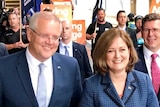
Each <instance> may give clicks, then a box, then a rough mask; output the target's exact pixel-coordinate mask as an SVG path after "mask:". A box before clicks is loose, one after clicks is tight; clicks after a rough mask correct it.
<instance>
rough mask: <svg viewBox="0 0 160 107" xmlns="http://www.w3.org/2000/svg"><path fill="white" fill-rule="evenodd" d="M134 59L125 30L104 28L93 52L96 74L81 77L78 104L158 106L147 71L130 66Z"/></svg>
mask: <svg viewBox="0 0 160 107" xmlns="http://www.w3.org/2000/svg"><path fill="white" fill-rule="evenodd" d="M137 60H138V57H137V53H136V51H135V49H134V46H133V43H132V41H131V39H130V37H129V36H128V34H127V33H125V32H124V31H122V30H119V29H117V28H111V29H110V30H108V31H106V32H104V33H103V34H102V36H101V37H100V38H99V40H98V42H97V45H96V47H95V50H94V52H93V63H94V68H95V70H96V71H97V74H95V75H93V76H91V77H89V78H87V79H86V80H85V82H84V87H83V88H84V89H83V94H82V98H81V101H80V105H79V107H159V105H158V100H157V97H156V95H155V92H154V90H153V86H152V83H151V80H150V78H149V77H148V75H147V74H145V73H141V72H139V71H136V70H133V67H134V65H135V63H136V62H137Z"/></svg>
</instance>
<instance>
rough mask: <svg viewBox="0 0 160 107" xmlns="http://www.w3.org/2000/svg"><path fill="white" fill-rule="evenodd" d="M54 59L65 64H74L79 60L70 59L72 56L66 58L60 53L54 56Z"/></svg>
mask: <svg viewBox="0 0 160 107" xmlns="http://www.w3.org/2000/svg"><path fill="white" fill-rule="evenodd" d="M53 58H54V60H59V61H62V62H63V61H65V63H67V62H68V63H74V62H77V60H76V59H75V58H74V57H70V56H66V55H62V54H60V53H58V52H56V53H55V54H54V55H53Z"/></svg>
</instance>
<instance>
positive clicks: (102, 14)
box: [97, 10, 106, 22]
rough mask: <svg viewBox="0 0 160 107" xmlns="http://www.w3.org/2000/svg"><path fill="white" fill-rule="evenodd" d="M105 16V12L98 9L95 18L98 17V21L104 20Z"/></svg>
mask: <svg viewBox="0 0 160 107" xmlns="http://www.w3.org/2000/svg"><path fill="white" fill-rule="evenodd" d="M105 16H106V14H105V12H104V11H103V10H100V11H98V13H97V19H98V21H99V22H103V21H105Z"/></svg>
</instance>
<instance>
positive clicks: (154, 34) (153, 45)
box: [142, 20, 160, 52]
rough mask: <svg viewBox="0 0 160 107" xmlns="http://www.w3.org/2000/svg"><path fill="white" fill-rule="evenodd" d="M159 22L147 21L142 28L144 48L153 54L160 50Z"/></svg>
mask: <svg viewBox="0 0 160 107" xmlns="http://www.w3.org/2000/svg"><path fill="white" fill-rule="evenodd" d="M159 26H160V20H154V21H148V22H146V23H145V24H144V26H143V31H142V36H143V38H144V41H145V46H146V47H147V48H148V49H150V50H151V51H153V52H156V51H157V50H159V49H160V28H159Z"/></svg>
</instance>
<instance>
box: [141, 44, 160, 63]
mask: <svg viewBox="0 0 160 107" xmlns="http://www.w3.org/2000/svg"><path fill="white" fill-rule="evenodd" d="M143 52H144V56H145V57H146V58H147V59H150V60H151V55H152V54H153V53H156V54H158V57H160V49H159V50H158V51H157V52H152V51H150V50H149V49H148V48H147V47H146V46H145V45H143Z"/></svg>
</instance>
